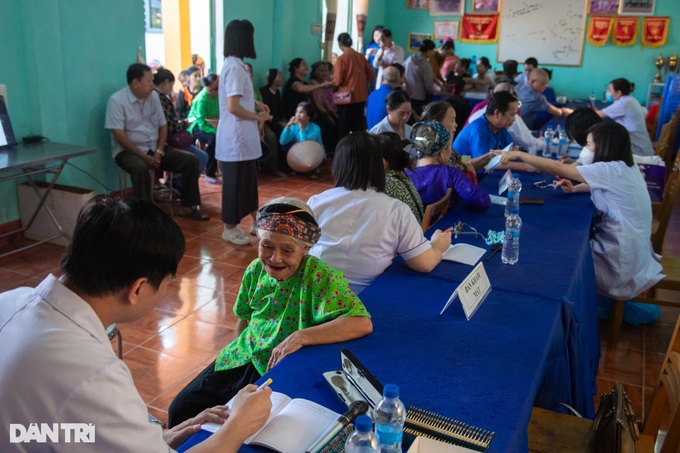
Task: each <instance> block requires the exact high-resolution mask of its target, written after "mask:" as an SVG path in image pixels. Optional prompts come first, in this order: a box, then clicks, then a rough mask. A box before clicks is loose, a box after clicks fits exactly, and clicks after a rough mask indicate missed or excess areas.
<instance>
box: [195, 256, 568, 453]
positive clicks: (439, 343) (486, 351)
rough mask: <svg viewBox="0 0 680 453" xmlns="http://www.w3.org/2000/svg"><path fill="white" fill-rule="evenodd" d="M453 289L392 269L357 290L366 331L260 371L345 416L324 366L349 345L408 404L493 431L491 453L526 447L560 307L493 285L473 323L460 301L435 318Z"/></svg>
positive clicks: (277, 386)
mask: <svg viewBox="0 0 680 453" xmlns="http://www.w3.org/2000/svg"><path fill="white" fill-rule="evenodd" d="M397 281H398V282H399V284H398V285H397V284H395V282H397ZM456 286H457V283H455V282H452V281H450V282H442V281H440V280H438V279H433V278H428V277H427V276H423V275H419V274H416V273H414V272H412V271H409V270H402V269H400V268H399V267H392V268H390V269H388V270H387V271H386V272H385V273H384V274H383V275H382V276H380V277H379V278H378V279H377V280H376V281H375V282H374V283H373V284H372V285H371V286H370V287H369V288H367V289H366V290H365V291H364V292H363V293H362V294H361V297H362V300H363V301H364V303H365V304H366V306H367V308H368V310H369V311H370V313H371V315H372V319H373V327H374V331H373V333H372V334H371V335H369V336H367V337H365V338H361V339H359V340H355V341H351V342H346V343H341V344H333V345H324V346H314V347H306V348H303V349H301V350H299V351H297V352H296V353H295V354H293V355H291V356H289V357H286V358H285V359H284V360H283V361H282V362H281V363H280V364H279V365H277V366H276V367H275V368H274V369H273V370H271V371H270V372H269V373H267V375H266V376H265V378H266V377H271V378H272V379H273V380H274V382H273V383H272V385H271V387H272V389H273V390H275V391H280V392H283V393H285V394H287V395H290V396H293V397H302V398H306V399H310V400H312V401H315V402H317V403H319V404H322V405H324V406H326V407H328V408H330V409H333V410H335V411H337V412H340V413H342V412H344V411H345V410H346V407H345V406H344V405H343V404H342V403H341V402H340V400H339V399H338V398H337V396H336V395H335V394H334V392H333V390H332V389H331V388H330V387H329V386H328V385H327V384H326V382H325V381H324V380H323V378H322V373H323V372H325V371H331V370H335V369H339V368H340V350H341V349H343V348H348V349H350V350H351V351H352V352H353V353H354V354H355V355H356V357H357V358H358V359H359V360H360V361H361V362H362V363H363V364H364V365H365V366H366V367H367V368H368V369H369V370H370V371H371V372H372V373H373V374H374V375H375V377H376V378H377V379H378V380H379V381H380V382H382V383H383V384H385V383H396V384H398V385H399V386H400V389H401V398H402V400H403V401H404V403H405V404H406V405H407V406H409V405H415V406H418V407H421V408H423V409H426V410H430V411H434V412H437V413H440V414H442V415H444V416H447V417H450V418H454V419H459V420H461V421H464V422H466V423H471V424H473V425H477V426H479V427H481V428H484V429H488V430H491V431H495V433H496V434H495V437H494V439H493V441H492V443H491V448H490V449H489V451H491V452H526V451H527V445H528V443H527V425H528V423H529V418H530V416H531V407H532V405H533V401H534V397H535V395H536V394H537V392H538V390H539V388H540V385H541V382H542V381H543V376H544V373H545V369H546V363H548V357H549V356H550V355H551V354H552V348H553V347H554V345H555V344H557V345H558V347H559V345H561V344H563V342H564V339H563V335H562V331H563V327H562V308H561V304H560V303H559V302H557V301H553V300H548V299H545V298H540V297H532V296H527V295H518V294H516V293H514V292H509V291H503V290H495V289H494V290H492V292H491V293H490V294H489V296H488V298H487V300H486V301H485V302H484V303H483V305H482V306H481V307H480V309H479V310H478V311H477V313H476V314H475V315H474V317H473V318H472V320H471V321H467V320H466V318H465V315H464V313H463V310H462V308H461V306H460V303H454V304H452V305H451V306H450V307H449V309H448V310H447V311H446V312H445V313H444V315H441V316H440V315H439V312H440V311H441V309H442V307H443V306H444V304H445V303H446V301H447V300H448V298H449V296H450V295H451V293H452V292H453V290H454V289H455V288H456ZM263 379H264V378H263ZM204 436H205V435H201V436H195V438H194V439H192V441H196V440H202V439H203V438H205V437H204ZM186 446H187V445H185V446H184V447H186ZM241 451H265V450H262V449H260V448H257V447H248V446H244V447H243V448H242V449H241Z"/></svg>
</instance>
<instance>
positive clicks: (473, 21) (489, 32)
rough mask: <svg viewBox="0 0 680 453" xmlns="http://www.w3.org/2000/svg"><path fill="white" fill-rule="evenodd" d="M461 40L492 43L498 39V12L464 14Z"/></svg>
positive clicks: (474, 42) (473, 42)
mask: <svg viewBox="0 0 680 453" xmlns="http://www.w3.org/2000/svg"><path fill="white" fill-rule="evenodd" d="M460 41H461V42H465V43H472V44H493V43H495V42H497V41H498V14H490V15H489V14H465V15H464V16H463V32H462V34H461V38H460Z"/></svg>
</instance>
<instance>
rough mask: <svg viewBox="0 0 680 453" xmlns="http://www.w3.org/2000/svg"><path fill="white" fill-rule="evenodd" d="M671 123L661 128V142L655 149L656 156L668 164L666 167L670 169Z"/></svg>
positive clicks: (658, 142)
mask: <svg viewBox="0 0 680 453" xmlns="http://www.w3.org/2000/svg"><path fill="white" fill-rule="evenodd" d="M671 126H672V125H671V121H669V122H667V123H666V124H664V125H663V126H661V133H659V141H657V142H656V146H655V147H654V154H655V155H657V156H659V157H660V158H661V159H663V161H664V162H665V163H666V167H667V168H668V167H670V159H671V156H670V154H671V152H670V150H671V147H672V145H671Z"/></svg>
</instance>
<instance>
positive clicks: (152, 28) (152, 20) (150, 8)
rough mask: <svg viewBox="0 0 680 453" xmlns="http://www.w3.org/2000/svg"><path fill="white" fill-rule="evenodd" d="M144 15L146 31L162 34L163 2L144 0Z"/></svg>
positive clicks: (159, 0)
mask: <svg viewBox="0 0 680 453" xmlns="http://www.w3.org/2000/svg"><path fill="white" fill-rule="evenodd" d="M144 13H145V16H146V31H147V32H153V33H162V32H163V12H162V8H161V0H144Z"/></svg>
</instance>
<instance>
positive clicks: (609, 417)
mask: <svg viewBox="0 0 680 453" xmlns="http://www.w3.org/2000/svg"><path fill="white" fill-rule="evenodd" d="M639 437H640V430H639V427H638V422H637V419H636V418H635V412H634V411H633V406H632V405H631V404H630V400H629V399H628V395H626V392H625V390H624V389H623V385H621V384H616V385H615V386H614V388H613V389H612V391H611V392H609V393H606V394H602V396H601V400H600V406H599V407H598V408H597V414H595V419H594V420H593V439H592V450H593V452H595V453H635V443H636V442H637V440H638V438H639Z"/></svg>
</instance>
